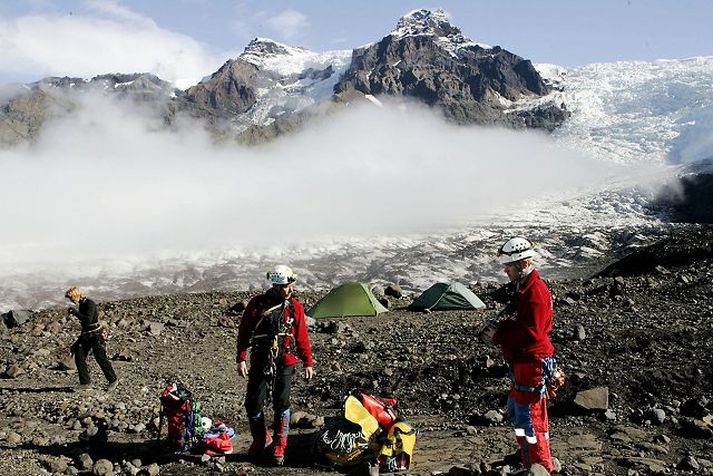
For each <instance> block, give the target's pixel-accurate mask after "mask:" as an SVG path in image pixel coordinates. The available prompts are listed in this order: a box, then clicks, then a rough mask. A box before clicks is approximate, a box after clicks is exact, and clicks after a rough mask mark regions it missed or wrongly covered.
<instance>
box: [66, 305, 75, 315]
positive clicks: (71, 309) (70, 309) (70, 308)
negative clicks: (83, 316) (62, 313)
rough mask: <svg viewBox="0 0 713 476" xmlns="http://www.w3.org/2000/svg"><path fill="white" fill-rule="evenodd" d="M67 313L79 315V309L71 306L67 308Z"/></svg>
mask: <svg viewBox="0 0 713 476" xmlns="http://www.w3.org/2000/svg"><path fill="white" fill-rule="evenodd" d="M67 314H71V315H73V316H76V315H77V310H76V309H75V308H73V307H69V308H67Z"/></svg>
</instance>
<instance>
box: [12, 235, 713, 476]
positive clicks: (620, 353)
mask: <svg viewBox="0 0 713 476" xmlns="http://www.w3.org/2000/svg"><path fill="white" fill-rule="evenodd" d="M550 285H551V289H552V292H553V295H554V297H555V322H554V330H553V333H552V336H553V341H554V342H555V345H556V347H557V349H558V352H559V353H558V358H559V360H560V362H561V363H562V364H563V366H564V368H565V369H566V372H567V374H568V377H569V380H568V383H567V386H566V387H565V389H564V390H563V391H562V392H560V395H559V396H558V397H557V398H556V399H555V400H552V401H551V402H550V411H551V434H552V438H553V439H552V445H553V453H554V455H555V456H556V457H557V458H558V459H559V460H560V462H561V465H562V469H561V472H560V474H570V475H580V474H626V475H636V474H641V475H644V474H713V456H711V455H713V370H711V365H710V363H711V362H712V361H713V343H711V339H710V335H711V333H712V332H713V301H712V298H713V227H702V228H701V227H691V228H685V229H682V230H679V231H676V232H675V234H674V236H673V237H672V238H669V239H667V240H664V241H663V242H661V243H660V244H657V245H654V246H653V247H649V248H644V249H641V250H639V251H636V252H635V254H634V255H632V256H631V257H629V258H626V259H624V260H622V261H619V262H617V263H615V264H613V265H612V266H610V267H609V268H606V269H605V270H604V271H603V272H602V273H601V274H600V275H598V276H596V277H582V278H578V279H569V280H563V281H557V282H551V283H550ZM499 288H500V285H499V284H498V283H480V284H478V285H475V286H474V290H475V291H476V293H477V294H479V296H481V298H483V299H484V300H485V301H486V303H487V304H488V309H487V310H485V311H482V312H435V313H430V314H421V313H414V312H409V311H406V310H394V311H393V312H390V313H388V314H385V315H382V316H379V317H376V318H345V319H340V320H334V321H329V322H318V323H316V325H314V326H313V327H312V331H311V339H312V343H313V350H314V355H315V359H316V372H317V376H316V378H315V379H314V380H313V381H312V382H309V383H308V382H306V381H304V380H303V379H301V378H297V380H296V383H295V388H294V392H293V408H294V410H295V412H296V413H297V412H298V411H299V412H300V413H297V414H296V415H295V419H296V420H299V421H296V422H295V423H296V425H294V429H293V431H292V433H291V434H290V446H289V451H288V455H287V466H286V467H284V468H279V469H275V468H267V467H260V466H255V465H253V464H252V463H249V462H248V461H247V460H246V458H245V451H246V448H247V445H248V444H249V436H248V435H247V423H246V419H245V416H244V411H243V410H242V398H243V394H244V390H245V382H244V381H243V380H241V379H239V378H237V377H236V371H235V363H234V357H235V354H234V336H235V329H234V322H235V321H234V317H232V316H230V315H229V314H230V313H226V310H228V309H229V308H230V307H231V306H232V305H233V304H235V303H238V302H241V301H244V300H246V299H247V298H248V297H249V295H248V293H202V294H179V295H168V296H159V297H150V298H139V299H132V300H126V301H117V302H109V303H104V304H102V306H101V307H102V310H103V314H104V319H105V320H106V321H107V322H108V324H109V327H110V328H111V331H112V334H113V338H112V340H110V342H109V344H108V348H109V355H110V356H112V358H113V363H114V365H115V368H116V369H117V372H118V374H119V375H120V379H121V382H120V385H119V388H118V389H117V390H116V391H115V392H113V393H106V392H105V391H104V389H105V387H106V383H105V382H103V378H102V376H101V374H100V372H99V370H98V368H97V366H96V364H95V363H94V361H93V359H92V358H91V357H90V367H91V369H92V375H93V377H94V382H95V383H94V387H95V388H94V389H93V390H89V391H83V392H77V391H75V387H76V383H77V376H76V372H74V371H73V370H72V363H71V360H69V359H68V355H69V354H68V349H69V346H70V344H71V343H72V342H73V340H74V338H75V335H76V334H77V333H78V327H79V326H78V323H77V322H76V321H73V320H71V319H68V317H67V316H66V310H65V309H64V308H58V309H48V310H45V311H41V312H37V313H33V314H30V315H27V316H25V315H22V314H18V315H16V316H14V318H15V321H17V322H14V321H12V320H11V319H8V320H9V321H10V322H9V323H10V325H15V326H14V327H12V328H10V329H6V328H5V327H3V326H2V325H0V344H1V346H2V347H1V350H0V356H1V357H2V359H3V360H4V361H5V372H4V376H5V378H4V379H2V380H0V448H1V450H2V453H1V454H2V458H0V474H8V475H10V474H13V475H15V474H17V475H24V474H28V475H29V474H48V473H56V474H77V473H86V474H91V473H92V472H93V473H94V474H111V473H114V474H137V473H139V472H142V473H143V474H151V475H155V474H159V473H160V474H208V473H212V472H227V473H228V474H256V475H259V474H282V475H289V474H305V475H319V474H324V473H323V470H319V469H316V468H313V467H311V465H310V458H309V452H308V451H307V449H308V447H309V444H310V435H311V433H312V432H314V426H316V425H319V424H320V423H321V421H322V420H323V417H329V416H331V415H334V414H336V413H337V412H338V411H339V408H340V406H341V402H342V399H343V397H344V396H345V394H346V392H348V391H349V390H350V389H352V388H355V387H361V388H364V389H367V390H369V391H388V392H390V393H391V394H393V395H394V396H395V397H396V398H397V399H398V401H399V402H400V404H401V407H402V408H403V410H404V413H405V415H406V419H407V421H409V422H410V423H412V424H413V425H414V426H415V427H416V428H418V429H419V430H420V435H419V437H418V441H417V447H416V454H415V463H414V465H413V467H412V471H411V472H410V474H428V475H430V474H443V473H447V474H459V475H478V474H506V473H507V471H508V470H509V467H508V465H507V461H503V456H505V455H507V454H509V453H511V452H512V451H513V449H514V448H515V445H514V437H513V436H512V432H511V430H510V429H509V428H508V425H507V421H505V420H504V418H503V411H502V409H503V404H504V395H505V392H506V389H507V387H508V382H507V379H506V378H505V368H504V365H503V363H502V360H501V358H500V356H499V353H498V351H497V349H495V348H494V347H493V346H492V345H489V344H487V343H485V342H482V341H480V340H479V339H478V338H477V334H478V331H479V330H480V328H481V326H482V323H483V321H484V320H485V319H486V318H495V317H496V316H497V313H498V311H499V309H501V306H502V304H500V303H499V302H498V299H499V294H500V293H499V291H498V290H499ZM319 297H320V296H319V295H317V294H304V295H302V296H300V298H301V300H302V301H303V302H305V303H306V304H307V305H309V304H310V303H314V302H315V301H316V300H317V299H318V298H319ZM410 298H411V297H410V296H404V297H402V298H401V299H396V298H394V297H388V298H387V299H389V300H390V303H389V304H390V307H391V308H392V309H396V308H398V307H402V306H405V305H407V304H408V303H409V302H410ZM25 319H26V320H25ZM23 320H24V322H23ZM0 370H2V369H0ZM171 375H175V376H177V377H178V378H180V379H181V380H183V381H184V382H185V383H186V384H187V386H188V387H189V388H190V389H191V390H192V391H193V393H194V395H195V396H196V397H197V398H198V399H200V400H201V401H202V402H203V404H204V413H205V414H206V415H208V416H210V417H212V418H213V419H214V420H215V419H222V420H224V421H226V422H228V423H229V424H230V425H232V426H234V427H235V428H236V429H237V431H238V433H239V436H238V437H237V439H236V440H235V442H236V452H235V454H233V455H229V456H227V457H222V458H213V459H208V458H203V459H202V458H201V455H191V454H186V455H182V456H173V455H166V454H164V453H163V452H162V451H161V447H160V445H157V444H156V443H155V442H154V440H155V435H156V432H155V427H156V422H157V419H156V415H157V411H158V408H159V400H158V396H159V393H160V391H161V389H162V388H163V386H164V382H165V379H166V377H168V376H171ZM164 432H165V430H164Z"/></svg>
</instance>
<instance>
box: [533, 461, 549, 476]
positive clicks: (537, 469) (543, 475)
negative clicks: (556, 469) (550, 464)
mask: <svg viewBox="0 0 713 476" xmlns="http://www.w3.org/2000/svg"><path fill="white" fill-rule="evenodd" d="M530 476H550V473H549V471H547V470H546V469H545V467H544V466H542V465H541V464H538V463H535V464H533V465H532V466H530Z"/></svg>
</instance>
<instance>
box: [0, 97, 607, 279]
mask: <svg viewBox="0 0 713 476" xmlns="http://www.w3.org/2000/svg"><path fill="white" fill-rule="evenodd" d="M107 101H108V99H107V98H92V99H91V100H89V99H87V100H86V103H85V104H84V106H83V107H82V108H81V109H80V111H79V112H78V113H76V114H74V115H72V116H68V117H66V118H64V119H60V120H56V121H54V122H51V123H49V124H47V125H46V128H45V129H44V131H43V133H42V136H41V137H40V139H39V141H38V143H37V144H35V145H33V146H31V147H26V148H21V149H15V150H9V151H2V152H0V176H2V177H3V187H0V201H1V202H2V203H4V204H11V205H8V206H3V207H1V208H0V223H2V224H3V230H4V231H3V243H2V246H1V247H0V268H2V269H3V270H5V272H7V273H9V272H14V271H19V270H25V269H29V268H33V267H35V266H37V267H39V268H41V267H42V266H49V265H48V263H55V264H54V265H53V266H55V267H56V268H55V269H61V267H60V266H61V265H60V264H59V263H60V262H67V261H70V260H74V259H97V260H111V259H115V258H116V259H121V258H124V257H127V256H158V255H162V256H166V254H169V255H170V253H183V252H192V251H196V252H205V251H207V250H217V249H227V248H230V247H235V246H241V247H242V246H245V247H252V246H255V245H260V246H271V245H275V246H282V245H288V244H295V243H300V242H304V241H306V240H319V239H324V238H328V237H337V236H342V237H344V236H357V235H359V236H365V235H373V234H407V233H412V232H422V231H433V230H434V228H435V229H439V228H438V227H454V226H462V225H465V224H468V223H472V222H473V221H475V220H477V219H479V218H482V217H483V216H484V215H488V214H490V213H492V212H494V211H495V210H502V209H507V208H508V207H512V206H516V205H517V204H519V203H522V202H523V201H527V200H528V199H533V198H542V197H543V196H544V195H549V194H552V193H560V192H562V191H563V190H574V189H577V188H581V187H584V186H589V185H593V184H597V183H600V181H601V180H603V177H604V176H605V175H606V174H608V173H609V170H608V169H607V168H606V167H604V166H603V165H602V164H600V163H597V162H594V161H591V160H589V159H588V158H587V157H584V156H582V155H581V154H580V153H578V152H574V151H572V150H567V149H563V148H561V147H558V146H557V145H556V144H554V143H553V142H552V140H551V139H550V138H549V137H548V136H546V135H543V134H540V133H535V132H517V131H510V130H499V129H488V128H478V127H456V126H454V125H451V124H448V123H446V122H444V121H443V120H442V119H441V118H439V117H437V116H435V115H433V114H432V113H430V112H427V111H425V110H423V111H422V110H421V109H420V108H414V107H409V108H407V109H406V110H404V109H403V108H400V107H392V106H388V105H387V107H384V108H374V107H361V108H356V109H352V108H350V109H349V110H347V111H342V112H340V113H337V114H334V115H332V116H330V117H328V118H326V119H325V120H323V121H320V122H318V123H315V124H313V125H311V126H310V127H309V128H308V129H307V130H305V131H303V132H301V133H299V134H297V135H294V136H287V137H283V138H282V139H279V140H277V141H275V142H273V143H271V144H268V145H265V146H262V147H257V148H242V147H238V146H234V145H230V146H215V145H213V144H212V143H211V141H210V139H209V137H208V136H207V134H206V133H205V132H203V130H202V129H201V128H200V127H199V126H197V125H195V124H192V123H188V124H185V125H184V127H182V128H181V130H179V131H178V133H176V132H169V131H166V130H163V129H161V128H160V127H157V123H156V122H154V121H153V120H151V119H147V118H140V117H137V116H136V115H135V114H136V113H135V112H129V111H128V110H125V109H124V107H123V106H121V105H117V104H115V103H112V102H107Z"/></svg>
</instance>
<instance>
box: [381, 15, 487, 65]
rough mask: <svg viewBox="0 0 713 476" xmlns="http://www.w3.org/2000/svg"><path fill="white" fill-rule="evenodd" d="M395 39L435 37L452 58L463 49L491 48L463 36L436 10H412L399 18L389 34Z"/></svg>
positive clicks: (447, 18)
mask: <svg viewBox="0 0 713 476" xmlns="http://www.w3.org/2000/svg"><path fill="white" fill-rule="evenodd" d="M390 35H391V36H393V37H395V38H403V37H406V36H419V35H428V36H434V37H436V42H437V43H438V44H439V45H440V46H441V47H442V48H443V49H444V50H446V51H448V52H449V53H450V54H451V55H453V56H454V57H457V56H458V52H459V51H460V50H461V49H463V48H471V47H480V48H483V49H490V48H491V46H490V45H487V44H485V43H480V42H476V41H473V40H471V39H470V38H467V37H465V36H463V33H462V32H461V31H460V29H459V28H456V27H454V26H453V25H451V23H450V19H449V17H448V14H447V13H446V12H445V11H444V10H442V9H440V8H438V9H435V10H426V9H419V10H413V11H411V12H409V13H407V14H406V15H404V16H403V17H401V18H400V19H399V21H398V23H397V24H396V29H394V30H393V31H392V32H391V33H390Z"/></svg>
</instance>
